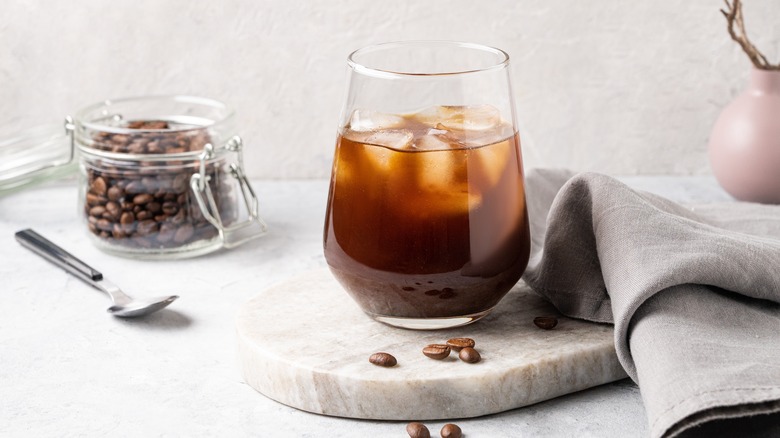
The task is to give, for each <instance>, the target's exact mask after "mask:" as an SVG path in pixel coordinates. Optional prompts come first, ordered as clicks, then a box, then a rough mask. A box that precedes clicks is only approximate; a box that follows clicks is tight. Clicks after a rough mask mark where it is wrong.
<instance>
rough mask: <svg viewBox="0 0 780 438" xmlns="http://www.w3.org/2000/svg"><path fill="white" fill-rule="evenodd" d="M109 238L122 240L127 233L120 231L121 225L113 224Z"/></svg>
mask: <svg viewBox="0 0 780 438" xmlns="http://www.w3.org/2000/svg"><path fill="white" fill-rule="evenodd" d="M111 236H113V237H114V239H124V238H125V237H127V233H125V231H124V230H123V229H122V225H120V224H114V228H113V229H112V230H111Z"/></svg>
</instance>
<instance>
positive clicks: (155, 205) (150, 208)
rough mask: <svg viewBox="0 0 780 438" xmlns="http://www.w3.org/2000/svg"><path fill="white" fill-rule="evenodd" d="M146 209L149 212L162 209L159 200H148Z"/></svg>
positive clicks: (157, 211)
mask: <svg viewBox="0 0 780 438" xmlns="http://www.w3.org/2000/svg"><path fill="white" fill-rule="evenodd" d="M146 210H147V211H149V212H151V213H159V212H161V211H162V205H160V203H159V202H150V203H148V204H146Z"/></svg>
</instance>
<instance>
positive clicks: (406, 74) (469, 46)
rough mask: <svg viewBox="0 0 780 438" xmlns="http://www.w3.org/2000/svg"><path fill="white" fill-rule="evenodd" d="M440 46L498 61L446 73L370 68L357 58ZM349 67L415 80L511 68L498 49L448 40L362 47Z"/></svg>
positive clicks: (349, 61)
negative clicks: (390, 51) (491, 57)
mask: <svg viewBox="0 0 780 438" xmlns="http://www.w3.org/2000/svg"><path fill="white" fill-rule="evenodd" d="M423 44H428V45H439V46H442V47H458V48H465V49H472V50H479V51H482V52H485V53H492V54H494V55H498V57H499V58H498V61H497V62H495V63H492V64H490V65H487V66H485V67H483V68H477V69H464V70H458V71H444V72H433V73H426V72H405V71H397V70H389V69H382V68H375V67H369V66H368V65H365V64H363V63H360V62H358V61H357V60H356V59H355V58H356V57H357V56H360V55H363V54H367V53H371V52H376V51H380V50H388V49H394V48H399V47H409V46H415V45H423ZM347 65H349V67H350V68H351V69H352V70H354V71H355V72H357V73H362V74H366V75H369V76H375V77H383V78H413V77H442V76H456V75H465V74H470V73H482V72H487V71H493V70H501V69H504V68H506V67H508V66H509V54H508V53H506V52H505V51H503V50H501V49H498V48H496V47H492V46H487V45H484V44H479V43H467V42H462V41H448V40H410V41H392V42H387V43H379V44H371V45H368V46H364V47H361V48H359V49H357V50H355V51H353V52H352V53H350V54H349V56H347Z"/></svg>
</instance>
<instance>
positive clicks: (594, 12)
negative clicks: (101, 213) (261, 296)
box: [0, 0, 780, 178]
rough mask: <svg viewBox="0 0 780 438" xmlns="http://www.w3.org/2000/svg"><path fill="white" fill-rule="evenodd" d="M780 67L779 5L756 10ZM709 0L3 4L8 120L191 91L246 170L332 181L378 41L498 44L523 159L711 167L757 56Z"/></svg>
mask: <svg viewBox="0 0 780 438" xmlns="http://www.w3.org/2000/svg"><path fill="white" fill-rule="evenodd" d="M746 3H747V5H746V10H745V15H746V20H747V22H748V30H749V33H750V36H751V37H752V38H753V40H754V41H755V42H756V43H757V44H758V45H759V46H760V47H761V48H762V49H763V50H764V52H765V54H766V55H767V56H769V57H770V59H774V60H777V59H778V58H779V57H780V50H779V48H780V46H778V41H779V40H780V24H778V23H780V20H778V17H780V2H777V1H775V0H751V1H750V2H746ZM720 7H722V2H718V1H714V0H690V1H685V2H680V1H676V0H660V1H653V0H639V1H633V2H625V1H621V0H604V1H600V2H575V1H568V0H522V1H513V0H496V1H491V2H474V1H470V0H446V1H445V0H431V1H415V0H394V1H385V2H359V1H358V2H355V1H347V0H330V1H322V2H293V1H289V2H285V1H271V0H261V1H248V0H228V1H221V2H214V1H182V0H180V1H164V2H162V1H155V0H117V1H111V2H101V1H98V0H73V1H69V2H54V1H43V0H10V1H6V2H4V3H3V11H2V13H0V80H2V86H1V87H0V127H6V128H9V129H22V128H25V127H29V126H34V125H37V124H41V123H60V121H61V120H62V117H63V116H64V115H66V114H69V113H73V112H74V111H76V110H77V109H79V108H81V107H83V106H85V105H87V104H90V103H93V102H97V101H100V100H103V99H107V98H116V97H123V96H134V95H145V94H170V93H188V94H197V95H204V96H208V97H213V98H217V99H221V100H224V101H226V102H228V103H229V104H231V105H232V106H234V107H235V108H237V110H238V113H239V117H240V124H241V127H242V128H241V133H242V134H243V135H244V136H245V137H246V139H247V140H248V143H249V145H250V150H249V151H248V152H247V160H248V168H249V173H250V176H253V177H261V178H311V177H326V176H327V174H328V172H329V170H330V163H331V157H332V153H333V145H334V140H335V131H336V124H337V119H338V115H339V111H340V107H341V101H342V99H343V96H344V88H345V71H346V64H345V58H346V56H347V54H348V53H349V52H351V51H352V50H354V49H356V48H359V47H362V46H364V45H367V44H370V43H377V42H384V41H392V40H405V39H450V40H465V41H474V42H480V43H485V44H489V45H494V46H497V47H500V48H503V49H505V50H506V51H508V52H509V54H510V55H511V57H512V60H513V61H512V62H513V64H514V73H513V80H514V86H515V94H516V95H515V98H516V101H517V107H518V116H519V117H518V119H519V121H520V123H521V125H522V126H521V128H522V133H523V143H524V148H525V155H526V161H527V163H528V164H529V165H531V166H537V167H542V166H544V167H551V166H560V167H569V168H574V169H578V170H595V171H600V172H606V173H612V174H650V173H656V174H706V173H709V165H708V162H707V157H706V144H707V138H708V135H709V132H710V129H711V127H712V125H713V123H714V121H715V119H716V117H717V115H718V113H719V111H720V109H721V108H722V107H723V106H725V105H726V104H727V103H728V102H729V101H730V100H731V99H732V98H733V97H734V96H736V94H737V93H739V91H740V90H741V89H742V88H743V86H744V83H745V81H746V78H747V73H748V71H749V68H750V64H749V61H748V60H747V57H746V56H745V55H744V54H743V53H742V52H741V50H740V49H739V48H738V47H737V45H736V44H735V43H733V42H732V41H731V40H730V38H729V37H728V35H727V33H726V26H725V20H724V19H723V17H722V16H721V14H720V12H718V9H719V8H720Z"/></svg>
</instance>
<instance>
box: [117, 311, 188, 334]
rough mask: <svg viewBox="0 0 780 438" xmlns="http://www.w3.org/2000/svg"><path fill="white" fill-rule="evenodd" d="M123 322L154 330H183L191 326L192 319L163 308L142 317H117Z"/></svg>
mask: <svg viewBox="0 0 780 438" xmlns="http://www.w3.org/2000/svg"><path fill="white" fill-rule="evenodd" d="M116 319H118V320H119V321H120V322H121V323H123V324H125V325H128V326H134V327H139V328H144V329H152V330H183V329H186V328H187V327H189V326H191V325H192V323H193V321H192V319H191V318H190V317H189V316H187V315H185V314H184V313H181V312H177V311H175V310H173V309H163V310H161V311H159V312H155V313H152V314H151V315H147V316H144V317H142V318H116Z"/></svg>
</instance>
